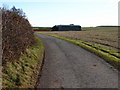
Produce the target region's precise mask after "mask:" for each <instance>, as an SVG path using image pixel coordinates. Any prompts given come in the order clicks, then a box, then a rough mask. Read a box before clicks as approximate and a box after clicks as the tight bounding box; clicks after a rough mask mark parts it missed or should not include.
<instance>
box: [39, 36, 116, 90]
mask: <svg viewBox="0 0 120 90" xmlns="http://www.w3.org/2000/svg"><path fill="white" fill-rule="evenodd" d="M37 35H38V36H40V37H42V39H43V41H44V43H45V60H44V65H43V69H42V73H41V78H40V79H39V81H38V86H37V88H118V72H117V70H115V69H114V68H113V67H111V66H110V65H109V64H108V63H106V62H105V61H104V60H103V59H101V58H100V57H98V56H96V55H94V54H93V53H90V52H89V51H86V50H84V49H83V48H80V47H79V46H76V45H74V44H71V43H69V42H66V41H64V40H60V39H57V38H55V37H50V36H47V35H41V34H37Z"/></svg>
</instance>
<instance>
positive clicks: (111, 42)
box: [38, 27, 120, 70]
mask: <svg viewBox="0 0 120 90" xmlns="http://www.w3.org/2000/svg"><path fill="white" fill-rule="evenodd" d="M38 33H41V34H46V35H50V36H53V37H56V38H59V39H63V40H66V41H68V42H71V43H74V44H76V45H78V46H80V47H82V48H84V49H86V50H88V51H90V52H92V53H95V54H96V55H98V56H100V57H102V58H103V59H104V60H106V61H107V62H109V63H110V64H112V65H113V66H114V67H115V68H117V69H118V70H119V67H120V60H119V58H120V51H119V50H120V47H119V45H118V41H119V36H118V27H84V28H82V31H52V32H38Z"/></svg>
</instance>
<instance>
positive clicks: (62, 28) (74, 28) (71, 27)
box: [52, 24, 81, 31]
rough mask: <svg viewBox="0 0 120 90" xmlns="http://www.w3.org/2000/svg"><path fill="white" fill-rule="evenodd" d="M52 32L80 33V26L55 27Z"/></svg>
mask: <svg viewBox="0 0 120 90" xmlns="http://www.w3.org/2000/svg"><path fill="white" fill-rule="evenodd" d="M52 31H81V26H80V25H73V24H72V25H55V26H53V27H52Z"/></svg>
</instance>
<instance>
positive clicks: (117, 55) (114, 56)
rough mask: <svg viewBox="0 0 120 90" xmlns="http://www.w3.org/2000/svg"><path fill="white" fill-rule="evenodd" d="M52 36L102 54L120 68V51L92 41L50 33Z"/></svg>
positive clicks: (102, 56)
mask: <svg viewBox="0 0 120 90" xmlns="http://www.w3.org/2000/svg"><path fill="white" fill-rule="evenodd" d="M42 34H45V33H42ZM47 35H50V34H47ZM50 36H53V37H56V38H59V39H62V40H66V41H68V42H71V43H74V44H76V45H78V46H80V47H82V48H84V49H86V50H88V51H90V52H92V53H95V54H96V55H98V56H100V57H101V58H103V59H104V60H106V61H107V62H108V63H110V64H112V65H113V66H114V67H115V68H117V69H119V67H120V52H119V51H112V50H108V49H106V48H104V47H101V46H99V45H95V44H91V43H88V42H85V41H80V40H73V39H68V38H64V37H60V36H57V35H50Z"/></svg>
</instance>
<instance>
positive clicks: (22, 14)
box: [10, 6, 26, 18]
mask: <svg viewBox="0 0 120 90" xmlns="http://www.w3.org/2000/svg"><path fill="white" fill-rule="evenodd" d="M10 11H11V12H14V13H17V14H18V15H20V16H22V17H23V18H26V15H25V13H24V12H23V10H22V9H16V7H15V6H13V7H12V8H11V10H10Z"/></svg>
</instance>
